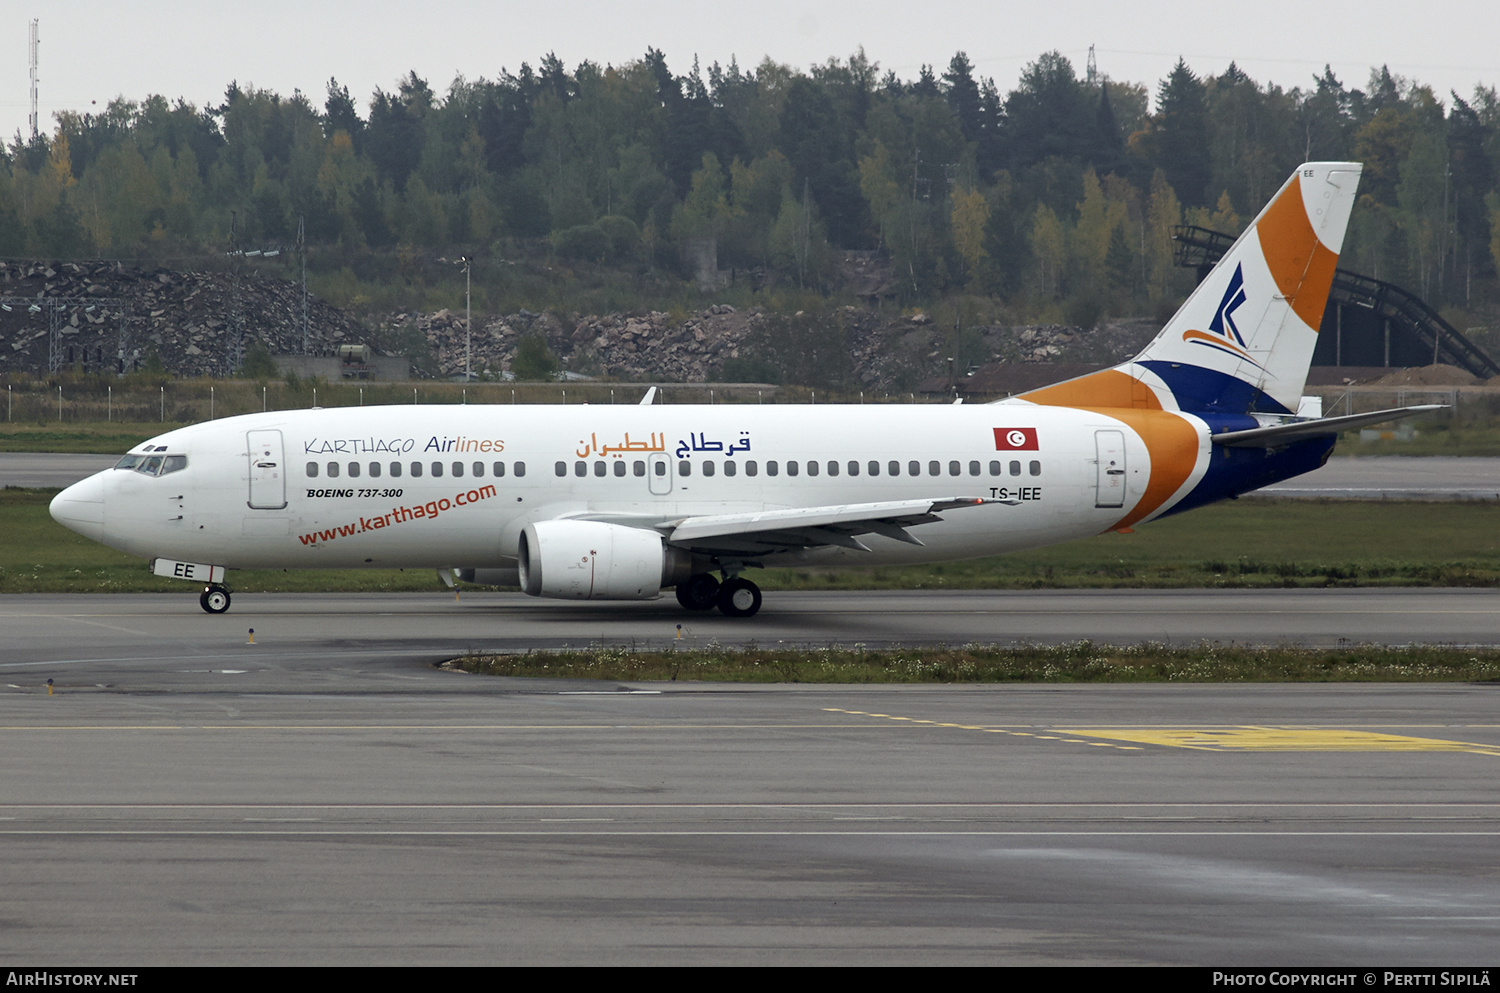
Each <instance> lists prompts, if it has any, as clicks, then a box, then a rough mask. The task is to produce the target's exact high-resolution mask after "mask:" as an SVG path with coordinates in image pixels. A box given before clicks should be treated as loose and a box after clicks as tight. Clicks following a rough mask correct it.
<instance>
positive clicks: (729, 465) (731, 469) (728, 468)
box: [724, 462, 739, 476]
mask: <svg viewBox="0 0 1500 993" xmlns="http://www.w3.org/2000/svg"><path fill="white" fill-rule="evenodd" d="M736 472H739V469H738V468H736V466H735V464H734V463H733V462H725V463H724V475H726V476H733V475H734V474H735V473H736Z"/></svg>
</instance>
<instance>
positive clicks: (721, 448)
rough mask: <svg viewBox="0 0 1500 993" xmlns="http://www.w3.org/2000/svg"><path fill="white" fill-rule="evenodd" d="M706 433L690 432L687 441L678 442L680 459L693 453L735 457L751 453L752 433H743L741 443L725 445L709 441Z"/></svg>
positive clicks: (734, 442)
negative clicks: (712, 453)
mask: <svg viewBox="0 0 1500 993" xmlns="http://www.w3.org/2000/svg"><path fill="white" fill-rule="evenodd" d="M705 434H706V432H703V431H699V432H698V433H696V434H694V433H693V432H691V431H689V432H688V436H687V440H686V441H678V442H677V451H676V453H675V454H676V455H677V457H678V458H679V459H685V458H688V457H690V455H691V454H692V453H693V452H723V453H724V454H725V455H729V456H733V455H734V454H735V453H737V452H748V451H750V432H749V431H741V432H740V440H739V441H731V442H730V443H729V444H728V445H725V444H724V442H722V441H709V440H708V439H707V438H706V437H705Z"/></svg>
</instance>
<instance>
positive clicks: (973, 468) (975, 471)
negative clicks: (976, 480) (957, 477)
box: [969, 459, 979, 476]
mask: <svg viewBox="0 0 1500 993" xmlns="http://www.w3.org/2000/svg"><path fill="white" fill-rule="evenodd" d="M969 475H971V476H977V475H979V461H978V460H977V459H974V460H970V462H969Z"/></svg>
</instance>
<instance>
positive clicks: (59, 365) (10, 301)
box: [0, 297, 140, 375]
mask: <svg viewBox="0 0 1500 993" xmlns="http://www.w3.org/2000/svg"><path fill="white" fill-rule="evenodd" d="M0 309H3V310H5V311H6V312H14V311H15V310H18V309H24V310H25V311H26V312H27V313H29V314H39V313H42V312H45V313H46V315H47V372H48V374H49V375H56V374H57V373H59V372H61V371H62V370H63V369H65V368H67V367H68V366H71V365H77V364H79V363H80V362H81V363H82V364H83V367H84V368H85V369H92V370H93V371H95V372H98V371H101V370H103V369H104V367H105V363H104V351H103V346H98V345H96V346H95V352H94V354H93V355H92V356H90V355H89V349H88V347H87V346H82V353H81V354H80V353H78V352H76V351H74V349H75V348H78V347H79V346H75V345H70V344H68V343H66V342H65V341H64V340H63V339H64V337H65V336H66V334H67V331H66V329H67V328H70V327H71V328H77V329H78V330H80V331H81V330H82V329H83V328H82V325H80V324H78V323H76V320H77V317H78V315H79V314H82V315H83V316H84V320H85V321H87V322H88V323H90V324H95V323H103V322H102V320H101V321H99V322H95V321H93V320H92V319H91V318H90V316H89V315H91V314H93V313H95V312H96V311H99V310H103V311H106V312H108V311H113V312H114V314H115V332H116V341H117V345H116V349H115V355H114V356H113V358H114V360H115V361H114V363H113V364H114V367H115V368H114V371H115V372H117V373H123V372H129V371H131V370H132V369H134V368H135V366H136V365H137V364H138V363H139V361H140V352H138V351H136V350H135V349H134V348H132V347H131V342H130V302H129V301H128V300H125V299H122V298H121V297H0ZM69 311H71V312H72V313H73V317H74V320H71V321H70V320H66V319H65V318H66V316H67V314H68V313H69Z"/></svg>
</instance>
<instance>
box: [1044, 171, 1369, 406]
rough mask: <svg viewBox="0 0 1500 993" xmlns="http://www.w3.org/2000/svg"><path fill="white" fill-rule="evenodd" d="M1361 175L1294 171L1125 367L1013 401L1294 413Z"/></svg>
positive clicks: (1353, 172)
mask: <svg viewBox="0 0 1500 993" xmlns="http://www.w3.org/2000/svg"><path fill="white" fill-rule="evenodd" d="M1360 171H1361V166H1360V164H1359V163H1358V162H1305V163H1303V164H1302V165H1300V166H1298V167H1297V171H1296V172H1294V173H1292V175H1291V178H1290V179H1288V180H1287V181H1286V183H1285V184H1284V185H1283V186H1282V187H1281V189H1280V190H1278V191H1277V193H1276V195H1275V196H1274V197H1272V198H1271V201H1270V202H1269V203H1268V204H1266V206H1265V208H1264V209H1263V210H1262V211H1261V212H1260V214H1259V215H1258V216H1257V217H1256V218H1255V220H1254V221H1253V222H1251V224H1250V226H1249V227H1248V228H1246V229H1245V233H1244V234H1242V235H1240V237H1239V239H1238V240H1236V241H1235V243H1234V244H1233V245H1232V246H1230V249H1229V251H1228V252H1226V253H1225V254H1224V257H1223V258H1222V259H1220V260H1219V263H1218V264H1217V265H1216V266H1214V268H1213V271H1212V272H1210V273H1209V274H1208V278H1206V279H1205V280H1203V282H1202V283H1200V284H1199V286H1198V288H1197V289H1196V290H1194V291H1193V294H1192V295H1191V296H1189V297H1188V298H1187V302H1186V303H1184V304H1183V305H1182V307H1181V308H1180V309H1179V310H1178V311H1177V313H1176V314H1174V315H1173V316H1172V319H1171V320H1170V321H1168V322H1167V325H1166V327H1164V328H1162V330H1161V333H1160V334H1158V335H1157V336H1156V338H1155V340H1153V341H1152V342H1151V344H1150V345H1148V346H1146V349H1145V350H1144V351H1143V352H1141V354H1140V355H1138V356H1136V358H1135V359H1134V360H1133V361H1131V362H1127V363H1125V364H1124V365H1122V366H1119V367H1117V368H1115V369H1108V370H1104V371H1102V372H1096V373H1092V374H1090V375H1088V376H1083V377H1081V378H1079V379H1075V380H1069V381H1068V382H1066V383H1059V384H1058V385H1056V386H1049V387H1044V388H1043V389H1040V390H1033V391H1031V392H1029V393H1023V394H1022V395H1021V399H1024V400H1029V401H1031V402H1033V403H1044V404H1062V405H1066V406H1088V407H1133V408H1156V409H1163V408H1164V409H1174V408H1175V409H1177V410H1184V411H1196V412H1204V413H1223V414H1244V413H1251V412H1255V413H1266V414H1290V413H1293V412H1295V411H1296V410H1297V405H1298V400H1299V398H1300V397H1301V395H1302V387H1303V386H1304V385H1305V384H1306V382H1307V370H1308V367H1309V366H1310V365H1312V355H1313V348H1314V347H1315V346H1316V345H1317V343H1318V326H1319V325H1320V324H1321V323H1322V321H1323V309H1324V308H1325V307H1326V306H1327V305H1328V291H1329V289H1330V288H1331V287H1332V285H1333V273H1334V269H1335V268H1336V267H1337V265H1338V259H1339V249H1340V248H1341V247H1342V246H1343V243H1344V230H1345V228H1347V227H1348V224H1349V213H1350V211H1351V210H1352V209H1353V207H1354V194H1355V190H1356V188H1357V187H1358V186H1359V174H1360Z"/></svg>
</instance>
